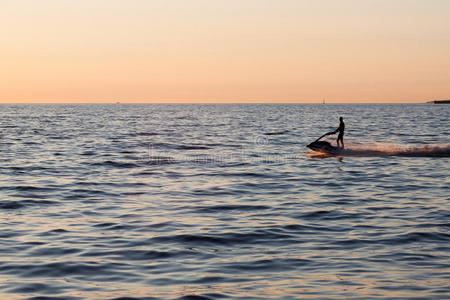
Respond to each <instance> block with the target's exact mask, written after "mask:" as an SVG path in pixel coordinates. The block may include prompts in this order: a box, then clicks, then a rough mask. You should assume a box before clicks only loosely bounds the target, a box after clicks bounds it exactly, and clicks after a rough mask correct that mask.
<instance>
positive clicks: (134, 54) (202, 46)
mask: <svg viewBox="0 0 450 300" xmlns="http://www.w3.org/2000/svg"><path fill="white" fill-rule="evenodd" d="M449 14H450V1H448V0H28V1H27V0H0V25H1V26H0V32H1V37H2V38H1V39H0V61H1V68H0V102H8V103H11V102H61V103H63V102H116V101H120V102H122V103H124V102H321V101H322V99H324V98H325V99H326V101H327V102H425V101H429V100H434V99H449V98H450V17H449Z"/></svg>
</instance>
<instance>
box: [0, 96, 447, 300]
mask: <svg viewBox="0 0 450 300" xmlns="http://www.w3.org/2000/svg"><path fill="white" fill-rule="evenodd" d="M341 115H342V116H343V117H344V121H345V122H346V126H347V130H346V135H345V142H346V146H347V147H349V148H354V149H360V150H361V149H363V150H364V149H367V148H369V149H372V150H373V149H377V150H379V151H382V153H385V154H386V155H371V152H370V151H369V152H367V155H361V156H343V157H326V156H323V155H322V156H321V155H319V156H317V155H314V154H313V153H309V152H308V150H307V148H305V145H306V144H308V143H309V142H311V141H313V140H315V139H316V138H317V137H319V136H320V135H322V134H323V133H325V132H327V131H331V130H334V129H335V128H336V127H337V125H338V117H339V116H341ZM449 120H450V105H432V104H426V105H385V104H383V105H382V104H380V105H331V104H330V105H329V104H325V105H126V104H116V105H114V104H111V105H0V150H1V154H2V155H1V156H0V160H1V164H0V178H1V187H0V195H1V198H0V243H1V247H0V297H1V298H2V299H154V298H156V299H267V298H274V299H298V298H312V299H321V298H322V299H352V298H360V299H361V298H363V299H371V298H374V299H375V298H398V299H448V298H449V297H450V287H449V286H450V284H449V283H450V261H449V250H450V232H449V219H450V204H449V200H450V176H449V175H450V158H448V157H423V156H427V155H420V154H424V153H431V154H433V153H434V152H436V151H438V152H439V153H441V154H442V153H444V154H445V153H447V154H449V153H450V148H449V145H450V126H449V125H450V122H449ZM398 149H401V151H403V152H407V153H412V155H410V156H408V157H404V156H401V155H399V156H397V155H396V154H395V153H397V152H396V151H397V150H398ZM416 154H418V155H416ZM431 156H432V155H431ZM444 156H445V155H444ZM125 297H128V298H125Z"/></svg>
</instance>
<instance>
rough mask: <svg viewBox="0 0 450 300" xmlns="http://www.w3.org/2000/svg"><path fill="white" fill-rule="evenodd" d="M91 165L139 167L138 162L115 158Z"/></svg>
mask: <svg viewBox="0 0 450 300" xmlns="http://www.w3.org/2000/svg"><path fill="white" fill-rule="evenodd" d="M91 166H104V167H114V168H136V167H139V165H137V164H133V163H127V162H118V161H113V160H107V161H104V162H101V163H92V164H91Z"/></svg>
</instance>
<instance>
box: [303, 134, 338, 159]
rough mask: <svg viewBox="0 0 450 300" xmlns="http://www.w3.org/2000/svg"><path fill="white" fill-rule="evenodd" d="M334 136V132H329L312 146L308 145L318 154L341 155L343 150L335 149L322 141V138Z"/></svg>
mask: <svg viewBox="0 0 450 300" xmlns="http://www.w3.org/2000/svg"><path fill="white" fill-rule="evenodd" d="M331 134H334V132H327V133H325V134H324V135H322V136H321V137H320V138H318V139H317V140H315V141H314V142H312V143H311V144H309V145H307V146H306V147H308V148H309V149H311V150H313V151H317V152H322V153H326V154H339V153H340V152H341V150H342V148H338V147H334V146H332V145H331V144H330V143H329V142H325V141H320V139H321V138H323V137H324V136H327V135H331Z"/></svg>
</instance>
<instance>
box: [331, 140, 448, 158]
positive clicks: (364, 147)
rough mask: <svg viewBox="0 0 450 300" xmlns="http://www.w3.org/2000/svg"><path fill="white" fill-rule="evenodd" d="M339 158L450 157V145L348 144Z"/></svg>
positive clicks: (339, 152)
mask: <svg viewBox="0 0 450 300" xmlns="http://www.w3.org/2000/svg"><path fill="white" fill-rule="evenodd" d="M336 155H338V156H403V157H450V144H447V143H442V144H439V143H437V144H426V145H401V144H392V143H374V144H358V143H351V142H350V143H346V145H345V148H344V149H339V150H338V151H337V153H336Z"/></svg>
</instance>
